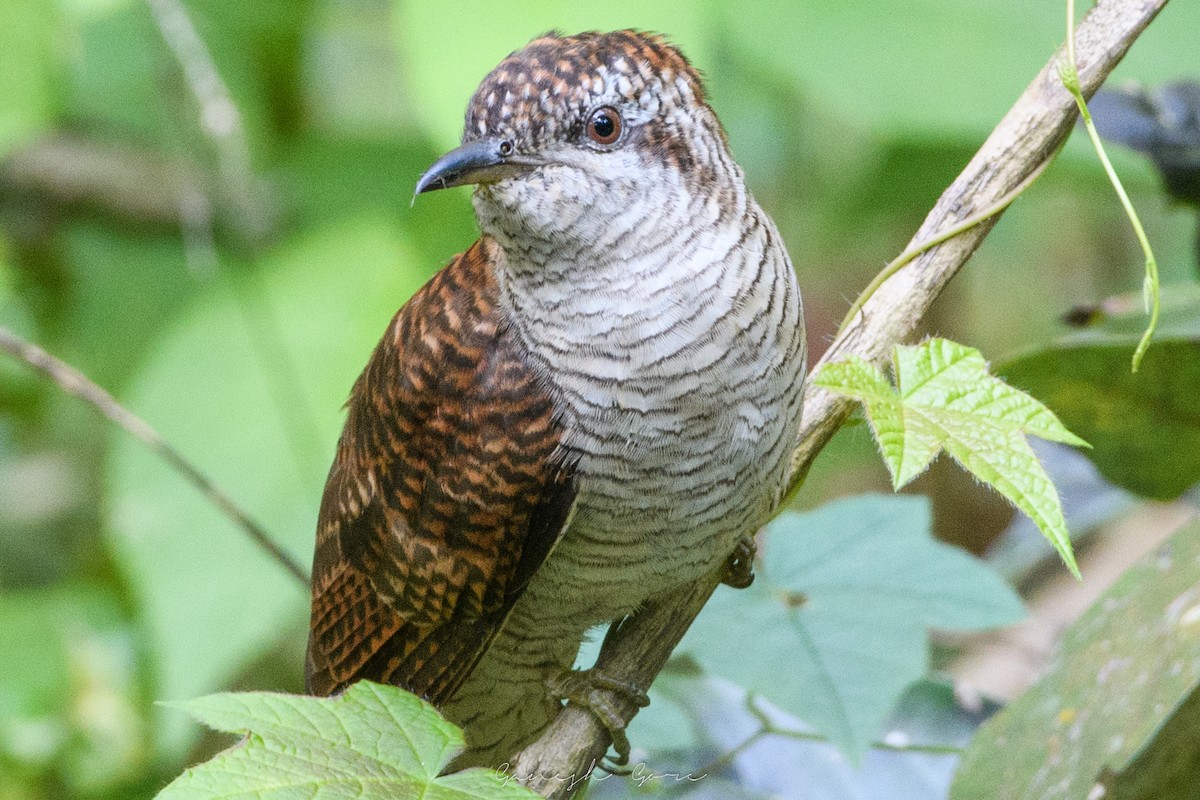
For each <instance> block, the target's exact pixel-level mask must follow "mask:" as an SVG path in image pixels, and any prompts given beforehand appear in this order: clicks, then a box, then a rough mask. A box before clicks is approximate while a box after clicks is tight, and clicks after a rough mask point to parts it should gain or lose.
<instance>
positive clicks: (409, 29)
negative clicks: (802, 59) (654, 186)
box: [396, 0, 718, 147]
mask: <svg viewBox="0 0 1200 800" xmlns="http://www.w3.org/2000/svg"><path fill="white" fill-rule="evenodd" d="M717 6H718V4H717V3H716V2H715V0H698V1H694V2H692V3H690V4H689V8H687V10H686V11H683V10H681V9H680V5H679V3H678V2H670V0H611V1H610V2H607V3H572V2H565V0H512V1H511V2H506V3H479V4H476V5H474V6H472V8H471V12H470V13H469V14H454V13H448V12H447V7H446V4H445V3H441V2H437V0H398V2H397V10H396V12H397V13H396V32H397V41H398V43H399V44H398V46H399V48H400V53H401V54H402V56H403V59H404V67H405V70H406V73H407V74H406V77H407V78H408V80H409V81H410V82H411V85H412V89H413V94H414V96H415V100H416V103H417V107H418V108H417V110H418V115H419V116H420V118H421V119H422V120H423V122H424V124H425V126H426V128H427V130H429V131H431V132H432V133H433V134H434V136H435V138H436V140H437V141H438V142H439V143H440V144H441V145H442V146H443V147H450V146H452V145H454V144H456V143H457V142H458V140H459V137H460V136H462V126H463V112H464V111H465V110H466V107H467V101H468V100H470V98H471V95H472V94H473V93H474V91H475V87H476V86H478V85H479V83H480V81H482V80H483V78H484V76H486V75H487V74H488V73H489V72H491V71H492V68H493V67H495V66H496V65H497V64H498V63H500V61H501V59H503V58H504V57H505V56H507V55H508V54H509V53H511V52H512V51H514V50H519V49H520V48H522V47H523V46H524V45H525V44H526V43H527V42H528V41H529V40H530V39H532V38H534V37H535V36H538V35H539V34H542V33H545V32H546V31H548V30H550V29H558V30H560V31H561V32H563V33H577V32H579V31H584V30H614V29H618V28H638V29H641V30H647V31H655V32H660V33H665V34H668V35H669V37H670V39H671V41H673V42H675V43H676V44H678V45H679V46H680V47H682V48H683V50H684V52H685V53H686V54H687V55H688V57H689V58H690V59H692V61H693V63H695V64H697V65H698V66H700V67H701V68H704V67H706V66H708V65H709V64H710V62H711V61H712V59H713V57H714V50H713V48H712V44H713V41H712V39H713V34H714V31H715V29H716V27H717V22H718V15H717V11H716V9H717Z"/></svg>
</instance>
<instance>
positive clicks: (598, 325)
mask: <svg viewBox="0 0 1200 800" xmlns="http://www.w3.org/2000/svg"><path fill="white" fill-rule="evenodd" d="M768 225H769V223H766V224H764V225H763V226H762V228H761V231H760V235H759V236H757V237H755V236H745V237H742V239H741V243H742V245H743V247H742V248H741V249H740V250H736V251H734V250H720V249H719V248H715V247H710V248H709V249H708V252H714V251H715V252H717V254H718V255H720V256H722V257H723V258H722V260H721V261H719V262H716V263H710V264H707V265H703V264H697V263H696V262H695V261H692V262H684V263H679V262H669V261H668V262H666V263H665V264H661V265H658V270H660V271H661V270H667V271H674V276H664V275H662V274H660V273H659V272H655V271H653V270H650V274H649V275H648V276H645V279H644V280H642V281H637V280H633V281H631V282H630V285H629V286H628V287H627V288H625V287H621V286H620V285H614V283H617V284H619V283H620V281H617V280H615V279H609V280H605V281H598V282H596V283H595V284H594V285H592V286H580V285H575V286H573V287H571V290H570V291H567V290H565V289H564V290H562V291H559V290H557V289H556V288H554V287H550V289H549V290H546V289H545V287H543V292H542V295H541V296H540V297H538V298H533V299H531V298H523V300H524V302H525V303H526V304H527V305H526V306H525V309H526V310H527V311H528V310H529V309H531V308H532V307H533V306H534V304H535V303H536V302H538V301H542V302H545V301H547V300H549V301H550V305H547V306H545V307H544V308H543V310H542V312H541V313H534V314H531V313H526V314H525V316H524V319H523V320H522V321H521V322H520V323H519V324H520V326H521V330H520V333H519V335H520V337H521V338H522V340H523V341H524V343H525V346H526V348H527V349H528V352H529V357H530V359H531V361H532V362H533V364H534V366H535V369H536V370H537V372H538V373H539V374H540V375H541V376H543V378H544V379H545V380H546V382H547V384H548V385H549V386H550V388H551V391H552V394H553V395H554V396H555V397H556V401H557V403H558V404H559V407H560V412H561V418H562V421H563V425H564V439H563V445H564V446H565V447H566V448H567V449H568V450H570V451H571V453H572V455H573V456H575V457H576V458H577V459H578V464H579V466H578V475H579V495H578V500H577V506H576V511H575V514H574V517H573V519H572V522H571V525H570V527H569V528H568V530H567V532H566V534H565V536H564V538H563V540H562V541H561V542H560V544H559V545H558V547H557V549H556V550H555V551H554V552H553V554H552V555H551V557H550V558H549V559H548V561H547V562H546V564H544V565H543V567H542V568H541V570H540V571H539V573H538V575H537V577H536V578H535V579H534V583H533V584H531V586H530V588H529V592H530V595H531V597H530V599H529V603H531V604H538V603H539V602H540V601H539V599H538V598H539V597H545V598H552V599H548V600H547V604H552V605H553V607H554V608H555V609H556V611H555V613H561V614H564V615H571V614H579V615H583V616H586V617H589V618H592V619H590V621H589V624H592V623H595V622H599V621H603V620H605V619H610V618H612V617H614V616H617V615H619V614H622V613H626V612H627V611H629V610H632V609H633V608H635V607H636V606H638V605H639V604H641V603H643V602H645V600H646V599H647V598H648V597H649V596H652V595H653V594H655V593H657V592H660V591H666V590H668V589H670V588H672V587H674V586H676V585H678V584H679V583H681V582H684V581H686V580H690V579H694V578H695V577H698V576H699V575H700V574H702V573H703V572H705V571H707V570H708V569H711V568H712V567H713V566H715V565H716V564H718V563H720V561H721V560H723V559H724V558H725V557H726V556H727V555H728V553H729V552H730V551H731V550H732V548H733V547H734V545H735V543H736V541H737V539H738V537H739V536H741V535H743V534H746V533H752V532H753V531H754V530H756V529H757V527H759V526H761V525H762V524H763V523H764V522H765V521H766V520H767V518H768V516H769V514H770V513H771V511H772V510H773V508H774V506H775V505H776V503H777V502H778V499H779V497H780V494H781V492H782V490H783V484H784V482H785V481H786V473H787V469H788V461H789V455H790V449H791V444H792V442H793V440H794V438H795V434H796V431H797V429H798V425H799V416H800V393H801V384H802V380H803V374H804V358H805V352H804V334H803V326H802V320H801V311H800V298H799V292H798V290H797V288H796V284H795V277H794V275H793V273H792V269H791V265H790V263H789V262H788V260H787V256H786V253H784V252H783V250H782V247H781V246H780V245H778V241H777V239H775V240H774V241H773V240H772V235H773V233H774V232H773V229H770V230H768V228H767V226H768ZM634 266H636V265H634ZM644 269H650V268H648V267H644ZM521 301H522V299H518V303H520V302H521ZM551 306H552V307H553V308H554V313H550V311H549V308H550V307H551Z"/></svg>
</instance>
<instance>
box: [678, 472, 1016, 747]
mask: <svg viewBox="0 0 1200 800" xmlns="http://www.w3.org/2000/svg"><path fill="white" fill-rule="evenodd" d="M1021 613H1022V609H1021V602H1020V600H1018V599H1017V597H1016V595H1015V594H1013V592H1012V590H1011V589H1009V588H1008V586H1007V585H1006V584H1004V583H1003V582H1002V581H1001V580H1000V579H999V578H998V577H996V575H995V574H994V573H992V572H991V571H990V570H988V569H987V568H986V567H984V566H983V565H982V564H981V563H980V562H979V561H978V560H976V559H975V558H972V557H971V556H970V555H968V554H967V553H965V552H963V551H962V550H959V549H957V548H954V547H951V546H949V545H946V544H942V543H940V542H937V541H935V540H934V539H933V538H932V537H931V536H930V512H929V504H928V502H927V501H925V500H924V499H923V498H915V497H903V496H880V495H863V496H858V497H854V498H850V499H848V500H841V501H838V502H835V503H830V504H829V505H827V506H824V507H822V508H820V509H818V510H817V511H814V512H811V513H807V514H797V513H790V512H789V513H785V514H783V515H782V516H780V517H779V519H777V520H776V521H775V522H774V523H772V525H771V527H770V532H769V536H768V539H767V543H766V553H765V557H764V559H763V565H762V569H761V570H760V573H759V575H758V579H757V580H756V581H755V582H754V584H753V585H752V586H751V587H750V588H749V589H746V590H743V591H737V592H735V591H730V590H725V589H723V590H720V591H718V592H717V594H716V595H715V596H714V597H713V599H712V601H711V602H709V604H708V606H706V607H705V609H704V612H703V613H702V614H701V615H700V617H699V618H698V619H697V621H696V623H695V624H694V625H693V626H692V628H691V630H689V631H688V634H687V636H686V637H685V638H684V640H683V643H682V644H681V646H680V649H681V652H686V653H690V654H691V655H692V656H694V657H695V658H696V660H697V661H699V662H700V664H702V665H703V666H704V667H705V668H707V669H709V670H710V671H712V672H715V673H717V674H719V675H722V676H725V677H727V678H729V679H731V680H733V681H735V682H737V683H739V684H741V685H743V686H746V687H747V688H749V689H751V690H753V691H755V692H758V693H761V694H762V695H764V696H765V697H767V698H768V699H769V700H771V701H773V702H775V703H777V704H778V705H779V706H780V707H781V708H782V709H784V710H785V711H788V712H790V713H792V714H795V715H797V716H798V717H800V718H801V719H803V720H804V721H805V722H808V723H809V724H811V725H813V726H814V727H815V728H816V729H817V730H818V731H819V732H821V733H823V734H825V735H827V736H828V737H829V738H830V739H831V740H832V741H833V742H834V743H835V744H837V745H838V746H840V747H841V748H843V749H844V750H847V751H848V752H850V753H852V754H854V755H855V756H856V757H857V756H861V754H862V753H863V752H864V750H865V749H866V748H867V746H868V745H869V743H870V742H871V740H872V738H873V737H874V736H875V735H876V734H877V733H878V732H879V727H880V725H881V723H882V722H883V720H884V719H885V718H886V716H887V713H888V711H890V710H891V708H892V706H893V705H894V704H895V702H896V700H897V698H899V696H900V694H901V693H902V692H903V691H904V689H905V687H907V686H908V685H909V684H910V683H912V682H913V681H915V680H917V679H918V678H920V677H921V676H922V675H924V674H925V671H926V668H927V665H928V653H927V643H926V628H930V627H935V628H946V629H954V630H970V629H977V628H988V627H994V626H997V625H1004V624H1007V623H1010V622H1013V621H1015V620H1016V619H1018V618H1019V617H1020V616H1021Z"/></svg>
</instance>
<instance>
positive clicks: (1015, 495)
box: [813, 339, 1087, 577]
mask: <svg viewBox="0 0 1200 800" xmlns="http://www.w3.org/2000/svg"><path fill="white" fill-rule="evenodd" d="M893 369H894V371H895V375H896V388H895V389H893V388H892V387H891V385H890V384H889V383H888V382H887V379H886V378H885V377H884V376H883V373H881V372H880V371H879V370H878V369H876V368H875V367H874V366H872V365H871V364H868V363H867V362H866V361H863V360H862V359H860V358H857V357H855V356H851V357H850V358H849V359H848V360H847V361H845V362H840V363H835V364H827V365H826V366H825V367H824V368H823V369H822V370H821V371H820V372H819V373H817V374H816V375H815V376H813V383H815V384H816V385H818V386H822V387H824V388H826V389H829V390H830V391H833V392H838V393H839V394H844V395H846V396H848V397H853V398H855V399H856V400H859V401H861V402H862V404H863V407H864V408H865V409H866V412H867V419H868V420H869V421H870V423H871V428H872V430H873V431H874V432H875V439H876V440H877V441H878V442H879V449H880V452H881V453H882V454H883V459H884V461H886V462H887V465H888V469H889V470H890V471H891V473H892V484H893V486H894V487H895V488H896V489H899V488H900V487H902V486H904V485H905V484H907V483H908V482H909V481H911V480H912V479H913V478H915V477H916V476H917V475H919V474H920V473H921V472H923V471H924V470H925V468H926V467H928V466H929V463H930V462H931V461H933V459H934V457H935V456H937V454H938V453H939V452H940V451H941V450H942V449H943V448H944V449H945V450H946V452H948V453H949V454H950V455H951V456H953V457H954V459H955V460H956V461H958V463H960V464H962V466H963V467H964V468H965V469H967V470H968V471H969V472H971V473H972V474H973V475H975V476H976V477H977V478H979V479H980V480H981V481H983V482H984V483H987V484H988V485H989V486H992V487H993V488H994V489H996V491H998V492H1000V494H1002V495H1004V496H1005V497H1007V498H1008V499H1009V500H1010V501H1012V503H1013V504H1014V505H1016V506H1017V508H1019V509H1021V510H1022V511H1024V512H1025V513H1026V514H1028V515H1029V517H1030V519H1032V520H1033V521H1034V522H1035V523H1036V524H1037V526H1038V528H1039V529H1040V530H1041V531H1042V533H1043V534H1044V535H1045V536H1046V538H1047V539H1049V540H1050V543H1051V544H1053V545H1054V547H1055V549H1057V550H1058V552H1059V554H1060V555H1061V556H1062V559H1063V561H1064V562H1066V565H1067V567H1069V568H1070V570H1071V572H1072V573H1074V574H1075V575H1076V577H1078V575H1079V568H1078V567H1077V566H1076V564H1075V556H1074V555H1073V553H1072V552H1071V540H1070V538H1069V537H1068V534H1067V525H1066V522H1065V521H1064V519H1063V513H1062V506H1061V504H1060V503H1059V499H1058V493H1057V492H1056V491H1055V489H1054V484H1053V483H1052V482H1051V480H1050V477H1049V476H1048V475H1047V474H1046V471H1045V470H1044V469H1042V465H1041V464H1040V463H1038V460H1037V456H1036V455H1034V452H1033V450H1032V449H1031V448H1030V447H1029V442H1028V441H1026V439H1025V436H1026V435H1033V436H1039V437H1041V438H1043V439H1049V440H1051V441H1056V442H1066V443H1067V444H1074V445H1083V446H1086V445H1087V442H1085V441H1083V440H1082V439H1080V438H1079V437H1078V436H1076V435H1074V434H1073V433H1071V432H1070V431H1069V430H1067V429H1066V428H1065V427H1063V424H1062V423H1061V422H1059V421H1058V418H1057V417H1055V416H1054V414H1053V412H1051V411H1050V409H1048V408H1046V407H1045V406H1044V405H1042V404H1041V403H1039V402H1038V401H1036V400H1034V399H1033V398H1032V397H1030V396H1029V395H1027V394H1025V393H1024V392H1021V391H1019V390H1018V389H1014V388H1013V387H1011V386H1009V385H1008V384H1006V383H1004V382H1003V381H1001V380H999V379H998V378H995V377H993V376H992V375H990V374H989V373H988V370H987V362H985V361H984V360H983V356H982V355H981V354H980V352H979V351H978V350H976V349H974V348H971V347H966V346H965V345H961V344H958V343H957V342H951V341H949V340H946V339H930V340H929V341H927V342H924V343H923V344H921V345H918V346H916V347H909V346H904V345H898V346H897V347H896V350H895V353H894V356H893Z"/></svg>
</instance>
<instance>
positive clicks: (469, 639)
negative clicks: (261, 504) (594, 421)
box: [306, 239, 575, 703]
mask: <svg viewBox="0 0 1200 800" xmlns="http://www.w3.org/2000/svg"><path fill="white" fill-rule="evenodd" d="M494 247H495V245H494V244H492V243H491V242H489V241H488V240H486V239H481V240H480V241H479V242H477V243H476V244H475V245H474V246H473V247H472V248H471V249H470V250H468V251H467V252H465V253H463V254H462V255H460V256H458V257H457V258H456V259H455V260H454V261H453V262H452V263H451V264H450V265H449V266H447V267H446V268H445V269H444V270H442V271H441V272H440V273H438V274H437V275H436V276H435V277H434V278H433V279H432V280H431V281H430V282H429V283H428V284H426V286H425V287H424V288H423V289H421V291H420V292H418V293H417V294H416V295H415V296H414V297H413V298H412V300H410V301H409V302H408V303H407V304H406V305H405V306H404V307H403V308H402V309H400V311H399V313H397V314H396V317H395V319H394V320H393V321H392V324H391V326H390V327H389V329H388V331H387V333H386V334H385V335H384V337H383V340H382V341H381V342H380V343H379V346H378V347H377V348H376V349H375V353H374V355H373V356H372V357H371V360H370V362H369V363H368V364H367V367H366V369H365V370H364V371H363V374H362V376H361V377H360V378H359V380H358V382H357V384H356V385H355V387H354V391H353V393H352V395H351V398H350V402H349V403H348V409H349V413H348V416H347V420H346V428H345V431H344V432H343V433H342V438H341V442H340V443H339V446H338V453H337V457H336V459H335V461H334V464H333V468H332V469H331V470H330V474H329V480H328V482H327V483H326V486H325V495H324V497H323V499H322V502H321V514H320V519H319V522H318V525H317V545H316V554H315V556H314V559H313V599H312V624H311V628H310V633H309V643H308V659H307V666H306V680H307V684H308V689H309V691H310V692H312V693H314V694H330V693H332V692H335V691H338V690H340V689H342V688H344V687H345V686H347V685H348V684H350V683H353V682H354V681H356V680H359V679H362V678H369V679H371V680H376V681H381V682H388V683H394V684H397V685H399V686H403V687H404V688H406V689H408V690H410V691H412V692H415V693H417V694H419V695H422V696H424V697H426V698H428V699H429V700H431V701H433V702H434V703H440V702H443V701H445V700H446V699H448V698H449V696H450V695H451V694H453V692H454V691H455V689H457V688H458V686H459V685H460V684H461V683H462V681H463V680H464V679H465V678H466V677H467V676H468V675H469V674H470V671H471V669H473V668H474V665H475V663H476V662H477V661H478V659H479V657H480V656H482V655H483V653H484V651H485V650H486V649H487V646H488V644H489V643H490V642H491V640H492V638H493V637H494V636H495V634H496V632H497V631H498V630H499V629H500V626H501V625H503V623H504V620H505V618H506V617H507V615H508V612H509V611H510V610H511V609H512V605H513V603H514V602H516V599H517V598H518V597H519V596H520V594H521V592H522V591H523V590H524V588H525V586H526V584H527V583H528V582H529V579H530V578H531V577H532V575H533V573H534V572H535V571H536V570H537V568H538V566H539V565H540V564H541V563H542V561H543V560H544V559H545V557H546V555H547V554H548V553H549V551H550V550H551V548H552V547H553V546H554V543H555V542H556V541H557V540H558V538H559V536H560V535H561V533H562V529H563V526H564V525H565V524H566V520H567V516H568V514H569V511H570V508H571V505H572V503H573V501H574V494H575V486H574V481H573V478H572V464H571V463H570V462H569V459H568V458H567V457H566V456H565V451H564V449H563V448H562V447H561V443H560V439H561V434H562V431H561V429H560V426H559V425H558V423H557V421H556V416H555V408H554V403H553V401H552V400H551V398H550V396H549V395H548V394H547V393H546V392H545V391H544V390H543V389H542V388H541V386H540V384H539V382H538V381H537V380H536V378H535V376H534V374H533V373H532V371H531V370H530V369H529V368H528V367H527V366H526V363H525V361H524V359H523V358H522V356H521V353H520V351H519V348H518V346H517V344H516V343H515V342H514V341H513V338H512V337H511V336H510V335H509V334H508V333H507V330H506V327H505V325H504V322H503V318H502V315H501V313H500V311H499V309H498V308H497V306H496V294H497V290H496V283H495V279H494V277H493V275H492V271H491V269H490V260H489V257H490V256H492V255H493V254H494V252H495V251H494Z"/></svg>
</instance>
